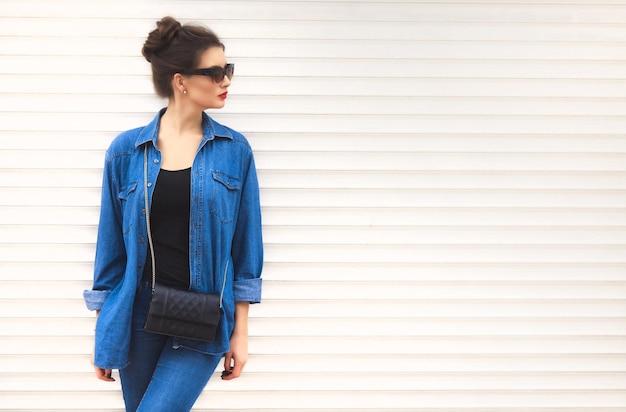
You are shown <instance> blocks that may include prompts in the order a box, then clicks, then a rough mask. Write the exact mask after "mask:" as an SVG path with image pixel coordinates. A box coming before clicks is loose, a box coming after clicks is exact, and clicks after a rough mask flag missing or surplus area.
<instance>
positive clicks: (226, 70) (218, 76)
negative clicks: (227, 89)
mask: <svg viewBox="0 0 626 412" xmlns="http://www.w3.org/2000/svg"><path fill="white" fill-rule="evenodd" d="M181 74H185V75H187V76H193V75H199V76H209V77H211V78H212V79H213V81H214V82H215V83H221V82H222V81H223V80H224V77H228V80H230V79H232V78H233V75H234V74H235V64H234V63H229V64H227V65H226V66H224V67H220V66H213V67H207V68H205V69H193V70H187V71H185V72H182V73H181Z"/></svg>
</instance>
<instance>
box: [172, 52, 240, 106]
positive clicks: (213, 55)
mask: <svg viewBox="0 0 626 412" xmlns="http://www.w3.org/2000/svg"><path fill="white" fill-rule="evenodd" d="M226 63H227V62H226V56H225V55H224V50H222V48H221V47H211V48H209V49H207V50H205V52H204V53H202V55H201V57H200V63H199V65H198V67H197V69H206V68H209V67H215V66H218V67H224V66H226ZM230 83H231V81H230V79H229V78H228V77H226V76H224V79H223V80H222V81H221V82H219V83H216V82H215V81H214V80H213V78H212V77H211V76H204V75H193V76H187V77H186V79H185V82H184V84H185V89H186V90H187V93H186V94H185V95H184V97H183V98H184V99H186V100H189V101H190V102H192V103H194V104H195V105H197V106H199V107H200V108H201V109H202V110H205V109H220V108H222V107H224V104H225V103H226V97H227V94H228V86H230Z"/></svg>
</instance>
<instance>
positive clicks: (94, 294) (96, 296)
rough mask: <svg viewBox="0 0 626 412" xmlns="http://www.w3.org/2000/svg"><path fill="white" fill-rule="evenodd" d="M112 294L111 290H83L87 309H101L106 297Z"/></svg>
mask: <svg viewBox="0 0 626 412" xmlns="http://www.w3.org/2000/svg"><path fill="white" fill-rule="evenodd" d="M110 294H111V291H110V290H85V291H83V298H84V299H85V304H87V309H89V310H100V308H102V305H103V304H104V301H105V300H106V298H108V297H109V295H110Z"/></svg>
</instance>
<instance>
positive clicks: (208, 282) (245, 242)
mask: <svg viewBox="0 0 626 412" xmlns="http://www.w3.org/2000/svg"><path fill="white" fill-rule="evenodd" d="M164 112H165V109H163V110H161V111H160V112H159V113H158V114H157V116H156V117H155V118H154V120H153V121H152V122H151V123H150V124H148V125H147V126H145V127H141V128H137V129H133V130H129V131H126V132H124V133H121V134H120V135H119V136H118V137H117V138H116V139H115V140H113V142H112V143H111V145H110V147H109V149H108V150H107V152H106V157H105V164H104V175H103V183H102V203H101V208H100V224H99V226H98V239H97V244H96V258H95V267H94V282H93V288H92V290H86V291H85V292H84V294H83V295H84V299H85V302H86V304H87V307H88V309H90V310H100V315H99V316H98V321H97V323H96V344H95V359H94V363H95V365H97V366H99V367H102V368H110V369H121V368H123V367H125V366H126V365H127V363H128V349H129V344H130V330H131V329H130V328H131V316H132V307H133V301H134V297H135V291H136V290H137V287H138V284H139V282H140V281H141V276H142V273H143V265H144V262H145V260H146V253H147V248H148V242H147V230H146V221H145V211H144V209H145V207H144V181H143V180H144V178H143V162H144V159H143V151H144V150H143V149H144V145H145V144H147V145H148V192H149V193H148V195H149V198H150V199H151V198H152V192H153V189H154V183H155V182H156V180H157V175H158V173H159V170H160V162H161V153H160V151H159V150H158V149H157V146H156V142H157V136H158V130H159V122H160V119H161V115H162V114H163V113H164ZM203 128H204V135H203V137H202V142H201V143H200V146H199V148H198V152H197V153H196V157H195V159H194V162H193V165H192V168H191V211H190V225H189V228H190V229H189V231H190V233H189V254H190V290H194V291H199V292H205V293H216V294H219V293H220V292H221V289H222V282H223V279H224V276H226V287H225V289H224V296H223V310H222V315H221V318H220V323H219V328H218V331H217V337H216V338H215V341H214V342H210V343H206V342H199V341H193V340H187V339H176V342H175V345H177V346H181V347H188V348H190V349H194V350H197V351H200V352H203V353H212V354H219V353H224V352H227V351H228V350H229V341H230V335H231V333H232V330H233V327H234V307H235V302H251V303H258V302H260V301H261V268H262V265H263V244H262V238H261V210H260V204H259V186H258V182H257V176H256V169H255V166H254V159H253V155H252V149H251V148H250V145H249V144H248V142H247V140H246V139H245V137H244V136H243V135H241V134H240V133H238V132H236V131H234V130H232V129H230V128H228V127H226V126H223V125H221V124H219V123H217V122H216V121H215V120H213V119H211V118H210V117H209V116H208V115H206V114H203Z"/></svg>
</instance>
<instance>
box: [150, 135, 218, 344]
mask: <svg viewBox="0 0 626 412" xmlns="http://www.w3.org/2000/svg"><path fill="white" fill-rule="evenodd" d="M147 182H148V149H147V144H146V147H145V148H144V193H145V207H146V227H147V229H148V244H149V246H150V257H151V259H152V300H151V301H150V308H149V310H148V317H147V319H146V324H145V325H144V330H146V331H147V332H153V333H159V334H162V335H168V336H176V337H180V338H186V339H195V340H200V341H205V342H212V341H214V340H215V334H216V332H217V326H218V324H219V320H220V314H221V308H222V296H223V294H224V286H225V285H226V277H224V283H223V285H222V294H220V295H214V294H207V293H199V292H191V291H187V290H180V289H175V288H171V287H168V286H163V285H158V284H157V283H156V268H155V258H154V245H153V243H152V233H151V230H150V212H149V210H150V209H149V207H148V187H147Z"/></svg>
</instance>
